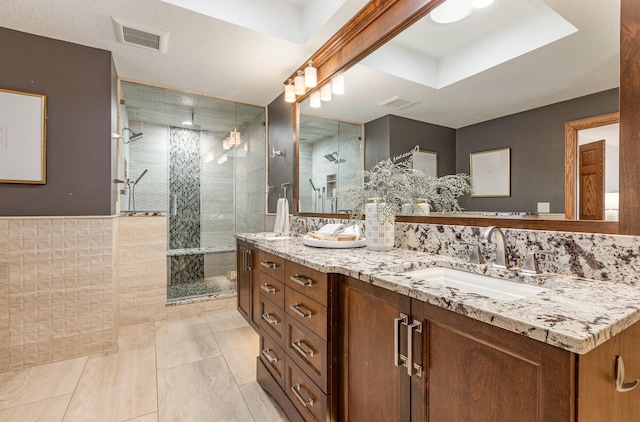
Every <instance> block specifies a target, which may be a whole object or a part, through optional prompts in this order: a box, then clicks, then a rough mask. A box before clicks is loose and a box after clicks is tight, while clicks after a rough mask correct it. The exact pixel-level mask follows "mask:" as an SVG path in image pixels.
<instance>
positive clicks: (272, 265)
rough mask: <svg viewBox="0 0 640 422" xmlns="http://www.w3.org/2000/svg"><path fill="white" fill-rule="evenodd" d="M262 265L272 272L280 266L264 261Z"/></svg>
mask: <svg viewBox="0 0 640 422" xmlns="http://www.w3.org/2000/svg"><path fill="white" fill-rule="evenodd" d="M260 265H262V266H263V267H267V268H269V269H271V270H275V269H276V268H277V267H278V265H277V264H276V263H275V262H271V261H262V262H261V263H260Z"/></svg>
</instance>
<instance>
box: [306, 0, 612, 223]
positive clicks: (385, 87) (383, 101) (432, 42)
mask: <svg viewBox="0 0 640 422" xmlns="http://www.w3.org/2000/svg"><path fill="white" fill-rule="evenodd" d="M428 3H429V2H426V1H425V2H424V5H423V6H422V8H421V9H420V10H418V11H415V12H412V13H414V15H413V16H412V15H410V14H407V15H408V16H410V20H411V21H415V22H413V23H412V24H411V25H410V26H408V27H407V28H406V29H404V30H403V31H402V32H400V33H399V34H396V35H395V36H394V37H393V38H392V39H390V40H389V41H387V42H385V43H384V44H383V45H381V46H379V47H378V46H377V45H375V43H373V44H372V48H374V47H376V48H375V50H374V51H373V52H372V53H370V54H366V53H368V52H366V51H365V52H363V53H362V54H361V56H362V57H358V59H359V60H358V61H357V62H356V63H350V64H347V66H346V68H345V69H331V68H330V65H331V63H329V64H328V65H327V66H328V67H329V69H328V70H327V72H328V73H331V74H336V73H338V72H340V71H342V73H343V75H344V78H345V90H346V92H345V94H344V95H342V96H340V97H336V96H334V98H333V99H332V101H330V102H322V104H321V108H319V109H313V110H312V109H311V108H310V107H309V104H308V101H301V102H300V103H299V104H298V107H297V109H298V110H299V113H300V117H299V120H300V134H302V121H303V119H304V117H303V116H304V115H308V114H315V115H320V116H322V117H323V118H326V119H331V120H343V121H356V122H362V123H363V124H364V127H365V130H364V132H365V135H366V136H365V165H366V167H370V166H371V165H372V164H374V163H375V162H377V161H378V160H381V159H385V158H388V157H389V156H394V155H398V154H400V153H403V152H406V151H408V150H410V149H411V148H412V147H414V146H416V145H419V146H420V148H421V149H423V150H427V151H433V152H437V157H438V175H439V176H442V175H445V174H451V173H456V172H463V173H469V172H470V155H471V154H474V153H478V152H482V151H491V150H497V149H502V148H509V149H510V151H511V156H510V167H511V173H510V195H509V196H500V197H472V196H466V197H463V198H461V205H462V207H463V208H464V209H465V210H466V211H467V212H468V214H469V215H468V216H476V217H477V216H481V217H499V216H508V218H522V219H535V220H538V226H536V227H539V228H546V227H547V226H548V227H554V226H553V225H552V224H555V222H558V221H560V220H563V221H567V220H568V219H570V220H576V219H580V215H581V214H580V213H576V214H575V215H576V216H577V217H574V218H568V215H567V213H566V210H565V199H566V198H565V184H566V183H565V179H566V177H567V172H566V171H565V167H566V165H565V142H566V141H565V124H566V123H567V122H572V121H579V120H582V119H589V118H595V117H597V116H602V115H608V114H612V113H616V112H618V111H619V85H620V0H609V1H601V0H585V1H583V2H580V4H579V5H578V4H575V3H570V2H566V1H564V0H495V1H494V2H493V4H492V5H491V6H489V7H487V8H485V9H478V10H474V11H472V12H471V13H470V14H469V15H468V16H467V17H465V18H464V19H462V20H460V21H458V22H454V23H449V24H444V23H439V22H436V19H434V18H433V16H432V15H431V14H425V12H426V11H427V9H431V7H429V4H428ZM430 3H431V5H432V4H435V3H438V2H430ZM419 14H422V15H424V16H422V17H420V18H417V15H419ZM354 55H355V56H357V55H358V54H357V53H355V54H354ZM322 72H323V69H322V67H320V74H322ZM327 76H330V75H327ZM306 98H307V97H306V96H305V97H303V98H302V99H303V100H306ZM612 128H613V130H608V131H606V136H607V137H611V138H613V139H607V141H606V147H605V148H604V152H603V154H604V156H603V158H602V161H603V163H604V162H606V166H607V167H606V169H605V170H604V171H603V172H602V178H603V181H602V186H603V192H602V194H603V195H602V196H601V198H599V199H596V200H597V201H601V202H599V203H596V204H595V205H593V206H595V207H597V208H598V209H599V208H602V211H603V213H602V217H601V218H598V219H600V220H603V221H604V220H605V219H606V220H610V221H615V220H616V219H617V215H618V213H617V209H616V212H608V213H606V212H605V211H606V209H605V195H604V193H605V191H604V189H605V188H606V189H608V190H607V191H606V193H607V194H613V195H606V197H609V198H610V197H613V196H616V194H617V193H618V190H619V187H618V183H617V174H619V168H618V166H617V163H616V162H615V160H612V158H614V157H616V156H617V155H618V151H617V144H618V141H617V135H618V134H617V132H616V128H617V126H613V127H612ZM600 132H601V133H588V132H586V133H585V136H582V137H581V139H582V141H580V142H581V143H585V142H586V143H589V139H593V141H592V142H597V141H600V140H601V139H602V136H604V135H603V133H604V132H605V131H600ZM594 136H595V137H596V138H598V139H595V138H593V137H594ZM302 142H303V141H301V144H300V145H301V148H303V147H302ZM575 148H576V155H578V157H579V155H580V154H579V153H578V148H579V145H575ZM605 157H606V159H605ZM573 165H575V169H576V170H574V175H573V177H574V178H575V179H574V183H575V189H576V192H575V195H576V197H575V199H574V200H575V201H579V198H580V195H579V189H580V181H579V177H580V172H579V170H577V169H578V166H579V165H580V164H579V162H576V163H574V164H573ZM298 168H299V170H300V174H299V176H298V177H299V184H300V186H301V193H300V194H301V195H302V186H303V185H304V183H305V182H306V183H307V184H308V183H309V182H308V181H307V180H306V179H304V180H303V174H302V172H303V168H304V166H302V165H300V166H299V167H298ZM567 183H569V182H567ZM583 185H584V181H583ZM598 186H599V185H598ZM576 206H579V204H577V205H576ZM607 206H609V207H612V205H611V200H609V203H608V204H607ZM615 206H616V207H617V206H618V205H617V204H616V205H615ZM609 211H613V208H611V209H609ZM300 212H301V213H306V212H316V210H315V209H309V208H305V207H302V208H300ZM324 212H325V213H327V212H329V211H328V210H327V209H325V211H324ZM582 214H584V215H585V216H586V213H582ZM605 216H606V218H605ZM416 218H417V217H416ZM589 218H591V217H589ZM591 219H592V218H591ZM540 220H547V221H549V223H546V224H545V223H544V221H540ZM425 221H426V220H425ZM484 222H485V221H483V222H479V224H483V223H484ZM552 222H554V223H552ZM497 224H502V223H501V222H498V223H497ZM574 227H577V226H575V225H574ZM580 227H585V230H586V231H603V232H611V231H615V230H616V226H615V225H607V224H606V223H602V224H601V226H600V228H597V229H593V230H589V228H588V224H587V225H585V224H582V223H580Z"/></svg>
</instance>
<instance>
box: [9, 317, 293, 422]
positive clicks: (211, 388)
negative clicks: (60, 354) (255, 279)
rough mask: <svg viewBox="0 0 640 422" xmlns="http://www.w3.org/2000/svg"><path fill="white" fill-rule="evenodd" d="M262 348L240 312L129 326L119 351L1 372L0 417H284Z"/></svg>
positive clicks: (161, 420) (224, 420)
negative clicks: (266, 387)
mask: <svg viewBox="0 0 640 422" xmlns="http://www.w3.org/2000/svg"><path fill="white" fill-rule="evenodd" d="M183 306H189V305H183ZM257 351H258V336H257V334H256V333H255V332H254V331H253V329H252V328H251V327H249V325H248V324H247V323H246V322H245V321H244V319H242V317H241V316H240V314H238V313H237V312H236V311H225V312H215V313H207V314H202V315H198V316H195V317H194V316H190V317H187V318H184V319H180V320H165V321H156V322H155V323H152V322H150V323H144V324H138V325H131V326H127V327H124V328H123V329H122V330H121V331H120V334H119V336H118V352H117V353H113V354H109V355H101V356H89V357H86V356H85V357H80V358H76V359H70V360H66V361H61V362H55V363H50V364H47V365H40V366H35V367H32V368H28V369H22V370H16V371H11V372H7V373H4V374H0V421H3V422H13V421H16V422H32V421H34V422H35V421H38V422H71V421H74V422H75V421H77V422H86V421H91V422H100V421H110V422H111V421H114V422H124V421H130V422H134V421H135V422H174V421H175V422H191V421H193V422H209V421H211V422H217V421H220V422H231V421H248V422H250V421H260V422H267V421H286V420H287V419H286V417H285V416H284V414H283V413H282V410H281V409H280V408H279V407H278V405H277V404H275V402H273V400H272V399H271V398H270V397H269V396H268V395H267V394H266V393H264V391H262V389H261V388H260V387H259V386H258V384H257V383H256V381H255V380H256V373H255V370H256V361H255V359H256V355H257Z"/></svg>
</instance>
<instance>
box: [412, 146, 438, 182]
mask: <svg viewBox="0 0 640 422" xmlns="http://www.w3.org/2000/svg"><path fill="white" fill-rule="evenodd" d="M413 168H414V169H416V170H422V171H423V172H424V173H425V174H426V175H427V176H432V177H438V153H437V152H431V151H425V150H422V149H421V150H418V151H417V152H416V153H415V154H413Z"/></svg>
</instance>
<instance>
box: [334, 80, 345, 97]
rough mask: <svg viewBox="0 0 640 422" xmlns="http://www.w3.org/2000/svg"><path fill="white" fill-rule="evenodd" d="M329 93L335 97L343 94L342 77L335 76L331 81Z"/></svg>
mask: <svg viewBox="0 0 640 422" xmlns="http://www.w3.org/2000/svg"><path fill="white" fill-rule="evenodd" d="M331 92H333V93H334V94H335V95H342V94H344V75H336V76H334V77H333V78H332V79H331Z"/></svg>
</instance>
